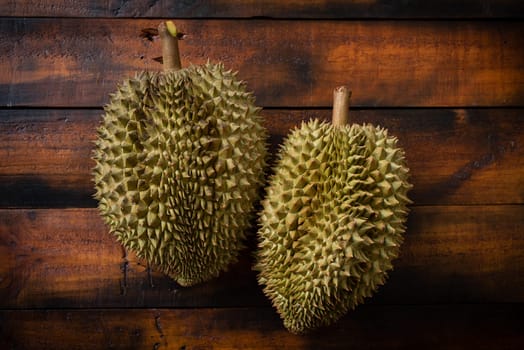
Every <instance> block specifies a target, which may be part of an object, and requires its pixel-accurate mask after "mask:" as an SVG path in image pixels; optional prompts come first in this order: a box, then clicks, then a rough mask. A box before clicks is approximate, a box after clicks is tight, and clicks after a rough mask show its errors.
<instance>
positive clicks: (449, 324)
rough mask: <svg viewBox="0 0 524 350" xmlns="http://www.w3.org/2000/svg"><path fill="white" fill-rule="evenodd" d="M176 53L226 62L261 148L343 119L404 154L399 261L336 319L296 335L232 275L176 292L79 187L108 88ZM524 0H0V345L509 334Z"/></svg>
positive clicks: (244, 260) (519, 251)
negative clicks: (382, 133)
mask: <svg viewBox="0 0 524 350" xmlns="http://www.w3.org/2000/svg"><path fill="white" fill-rule="evenodd" d="M159 18H174V19H175V20H176V23H177V25H178V27H179V28H180V29H181V30H182V31H183V32H184V34H185V36H184V38H183V40H182V42H181V44H180V48H181V51H182V60H183V64H189V62H192V63H194V64H200V63H202V62H205V61H206V60H207V59H208V58H209V59H210V60H212V61H222V62H224V64H225V65H226V66H228V67H229V68H232V69H234V70H238V72H239V73H238V76H239V78H240V79H243V80H245V81H246V83H247V86H248V88H249V89H250V90H252V91H253V92H254V94H255V95H256V97H257V103H258V104H259V105H260V106H262V107H264V111H263V112H262V115H263V118H264V123H265V125H266V126H267V128H268V129H269V132H270V146H271V153H272V155H274V153H275V151H276V149H277V147H278V145H279V144H280V143H281V142H282V140H283V138H284V137H285V135H286V134H287V133H288V132H289V130H290V129H292V128H293V127H294V126H296V125H298V124H300V122H301V121H303V120H308V119H310V118H314V117H318V118H321V119H324V120H327V119H329V117H330V110H329V107H330V105H331V101H330V99H331V93H332V92H331V91H332V88H333V87H334V86H336V85H339V84H348V85H350V87H351V88H352V90H353V101H352V102H353V103H352V105H353V106H352V112H351V117H352V120H353V121H354V122H358V123H362V122H371V123H374V124H380V125H382V126H384V127H387V128H388V129H389V130H390V133H391V134H393V135H395V136H397V137H398V138H399V140H400V144H401V146H402V147H404V149H405V150H406V155H407V160H408V163H409V166H410V168H411V173H412V182H413V184H414V186H415V187H414V189H413V191H412V192H411V198H412V199H413V200H414V204H413V205H412V206H411V213H410V216H409V220H408V231H407V233H406V240H405V244H404V245H403V247H402V251H401V255H400V257H399V259H397V260H396V261H395V270H394V271H393V272H392V273H391V274H390V278H389V280H388V282H387V284H386V285H385V286H383V287H382V288H380V290H379V292H378V293H377V294H376V295H375V296H374V297H373V298H371V299H369V300H368V301H367V302H366V305H363V306H360V307H358V308H357V309H356V310H355V311H354V312H351V313H349V314H348V315H347V316H346V317H344V318H343V319H342V320H341V322H339V323H337V324H336V325H334V326H332V327H328V328H324V329H321V330H318V331H317V332H315V333H313V334H311V335H308V336H295V335H292V334H290V333H288V332H287V331H286V330H285V329H284V328H283V326H282V323H281V321H280V320H279V318H278V315H277V314H276V313H275V311H274V309H273V308H272V307H271V305H270V303H269V301H268V300H267V299H266V298H265V296H264V295H263V293H262V292H261V289H260V287H259V286H258V285H257V283H256V274H255V273H254V272H253V271H252V269H251V266H252V253H253V250H254V249H255V246H256V240H255V229H254V228H253V229H252V230H251V233H250V237H249V240H248V247H247V248H246V250H245V251H244V252H243V253H242V255H241V257H240V259H239V261H238V262H237V263H236V264H234V265H233V266H231V269H230V271H228V272H226V273H224V274H222V275H221V276H220V277H219V278H217V279H215V280H213V281H210V282H208V283H204V284H201V285H198V286H195V287H192V288H182V287H180V286H178V285H176V283H174V282H173V281H171V280H170V279H169V278H167V277H165V276H163V275H162V274H161V273H158V272H155V271H154V269H151V268H150V267H149V266H147V264H146V263H145V262H144V261H141V260H139V259H137V258H136V256H134V254H133V253H132V252H126V251H124V250H123V249H122V247H121V246H120V245H119V244H118V243H117V242H116V241H115V240H114V239H113V237H112V236H110V235H109V234H108V230H107V228H106V227H105V226H104V225H103V223H102V220H101V219H100V217H99V215H98V212H97V210H96V209H95V206H96V202H95V201H94V200H93V199H92V193H93V184H92V183H91V178H90V171H91V168H92V166H93V163H92V161H91V159H90V155H91V152H92V148H93V143H92V141H93V140H94V138H95V129H96V127H97V125H98V123H99V121H100V116H101V114H102V113H103V110H102V106H103V105H104V104H105V103H106V102H107V94H108V93H109V92H111V91H113V90H114V89H115V87H116V84H117V83H118V82H119V81H121V80H122V79H123V78H124V77H126V76H129V75H132V74H134V72H135V71H139V70H143V69H148V70H159V69H160V68H161V66H160V64H159V63H158V57H159V56H160V55H161V54H160V51H161V50H160V45H159V40H158V38H157V37H156V36H155V35H154V33H152V32H151V31H150V30H149V28H155V27H156V26H157V25H158V23H159V21H160V19H159ZM523 20H524V3H523V2H522V1H519V0H499V1H495V0H454V1H451V0H441V1H438V0H427V1H423V0H413V1H386V0H365V1H362V0H348V1H324V0H313V1H276V0H267V1H255V0H213V1H200V0H195V1H168V0H157V1H145V0H136V1H119V0H110V1H100V0H90V1H86V0H75V1H64V0H54V1H53V0H44V1H36V0H21V1H12V0H0V62H1V63H2V64H1V65H0V348H2V349H3V348H5V349H71V348H75V349H88V348H89V349H106V348H120V349H142V348H145V349H208V348H216V349H236V348H238V349H281V348H284V349H288V348H289V349H313V348H314V349H324V348H327V349H346V348H348V347H355V348H376V349H383V348H385V349H390V348H391V349H393V348H395V349H398V348H403V349H405V348H407V349H410V348H411V349H420V348H428V349H442V348H454V349H464V348H476V349H493V348H500V349H522V348H524V327H523V326H524V317H523V316H522V315H523V311H524V309H523V308H524V274H523V272H524V205H523V204H524V114H523V113H524V22H523Z"/></svg>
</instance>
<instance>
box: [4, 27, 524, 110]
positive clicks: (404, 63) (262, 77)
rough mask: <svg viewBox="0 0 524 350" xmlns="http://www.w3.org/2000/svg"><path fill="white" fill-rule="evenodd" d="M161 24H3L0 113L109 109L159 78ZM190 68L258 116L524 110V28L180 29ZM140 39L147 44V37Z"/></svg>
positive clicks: (185, 57)
mask: <svg viewBox="0 0 524 350" xmlns="http://www.w3.org/2000/svg"><path fill="white" fill-rule="evenodd" d="M158 23H159V21H158V20H131V19H122V20H114V19H113V20H111V19H45V18H30V19H25V18H24V19H21V18H4V19H2V21H1V22H0V48H1V50H0V61H1V62H2V65H0V106H47V107H50V106H67V107H79V106H84V107H85V106H88V107H93V106H101V105H102V104H104V103H105V102H106V101H107V94H108V93H109V92H110V91H113V90H114V89H115V84H116V83H117V82H119V81H120V80H121V79H123V78H124V77H128V76H131V75H133V74H134V72H135V71H138V70H142V69H150V70H159V69H160V66H159V64H158V63H157V62H156V61H155V60H154V59H155V58H157V57H158V56H160V45H159V43H158V40H152V41H151V40H149V39H151V38H149V39H148V38H147V36H146V37H143V35H142V34H143V33H142V31H143V30H144V29H147V28H156V26H157V25H158ZM177 24H178V27H179V28H180V30H181V31H182V32H184V33H186V36H185V39H184V40H183V41H182V42H181V44H180V49H181V52H182V61H183V64H188V62H193V63H195V64H201V63H203V62H206V61H207V60H208V59H210V60H212V61H222V62H223V63H224V64H225V65H226V66H227V67H229V68H232V69H235V70H238V71H239V78H240V79H243V80H245V81H247V83H248V88H249V89H250V90H253V91H254V92H255V95H256V96H257V99H258V103H259V104H260V105H262V106H266V107H267V106H275V107H279V106H285V107H293V106H295V107H296V106H301V107H315V106H330V105H331V100H332V93H331V92H332V90H333V88H334V87H335V86H337V85H341V84H348V85H349V86H350V87H351V88H352V89H353V105H354V106H372V107H375V106H380V107H387V106H393V107H403V106H415V107H421V106H431V107H439V106H440V107H442V106H459V107H460V106H523V105H524V83H523V81H524V70H523V69H522V67H523V66H524V24H523V23H522V22H518V21H396V22H395V21H272V20H220V21H215V20H179V21H177ZM141 35H142V36H141Z"/></svg>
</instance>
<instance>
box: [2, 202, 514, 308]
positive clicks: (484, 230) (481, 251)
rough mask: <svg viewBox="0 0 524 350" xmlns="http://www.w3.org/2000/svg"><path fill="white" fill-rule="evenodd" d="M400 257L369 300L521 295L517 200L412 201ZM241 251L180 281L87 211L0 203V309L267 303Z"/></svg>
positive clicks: (481, 298) (398, 301) (424, 300)
mask: <svg viewBox="0 0 524 350" xmlns="http://www.w3.org/2000/svg"><path fill="white" fill-rule="evenodd" d="M408 227H409V229H408V232H407V233H406V240H405V243H404V245H403V247H402V252H401V256H400V258H399V259H398V260H397V261H396V262H395V270H394V271H393V272H392V273H391V275H390V279H389V281H388V283H387V284H386V285H385V286H383V287H382V288H381V289H380V292H379V293H378V294H377V295H376V296H375V298H373V299H372V300H371V301H370V302H372V303H382V304H384V303H385V304H411V303H422V304H427V303H449V302H523V301H524V299H523V296H524V276H523V275H522V269H523V268H524V236H523V235H522V227H524V206H521V205H516V206H470V207H468V206H458V207H453V206H445V207H438V206H436V207H416V208H413V211H412V213H411V214H410V218H409V222H408ZM249 247H250V249H247V250H246V251H245V252H244V254H243V256H242V258H241V259H240V261H239V262H238V263H236V264H234V265H233V266H232V269H231V271H229V272H227V273H224V274H223V275H221V276H220V277H219V278H217V279H215V280H213V281H210V282H208V283H204V284H201V285H198V286H196V287H193V288H181V287H179V286H177V285H176V284H175V283H174V282H172V281H171V280H170V279H168V278H166V277H164V276H163V275H161V274H159V273H155V272H151V273H148V269H147V266H146V264H145V263H144V262H143V261H139V260H138V259H137V258H136V257H135V256H134V255H133V254H131V253H129V254H127V255H126V254H125V253H124V252H123V250H122V248H121V247H120V245H119V244H118V243H117V242H116V241H115V239H114V238H113V237H112V236H111V235H110V234H109V233H108V230H107V228H106V227H105V226H104V225H103V224H102V220H101V219H100V217H99V215H98V212H97V210H96V209H47V210H29V209H28V210H24V209H18V210H0V278H1V279H0V308H86V307H89V308H93V307H95V308H99V307H124V306H125V307H219V306H220V307H224V306H260V305H268V301H267V300H266V298H265V297H264V296H263V294H262V292H261V290H260V288H259V287H258V285H257V283H256V276H255V273H254V272H253V271H251V266H252V259H251V256H252V255H251V254H252V251H253V249H254V247H255V244H254V237H253V236H251V238H250V243H249Z"/></svg>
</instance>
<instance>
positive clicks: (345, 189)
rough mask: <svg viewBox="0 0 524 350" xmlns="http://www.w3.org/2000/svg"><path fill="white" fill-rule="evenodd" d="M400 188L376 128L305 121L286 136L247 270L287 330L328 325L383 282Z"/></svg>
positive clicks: (401, 176)
mask: <svg viewBox="0 0 524 350" xmlns="http://www.w3.org/2000/svg"><path fill="white" fill-rule="evenodd" d="M410 188H411V185H410V184H409V182H408V168H407V167H406V163H405V159H404V152H403V150H402V149H400V148H398V147H397V139H396V138H394V137H389V136H388V134H387V130H385V129H382V128H379V127H374V126H372V125H352V126H341V127H334V126H332V125H331V124H328V123H325V122H320V121H318V120H312V121H310V122H307V123H303V124H302V125H301V126H300V127H299V128H297V129H295V130H294V131H293V132H292V133H291V134H290V135H289V137H288V138H287V139H286V141H285V142H284V144H283V146H282V148H281V149H280V152H279V155H278V159H277V164H276V166H275V173H274V174H273V175H272V177H271V179H270V183H269V186H268V189H267V194H266V197H265V199H264V200H263V201H262V204H263V208H262V212H261V214H260V217H259V221H260V229H259V232H258V248H259V249H258V251H257V255H256V260H257V262H256V266H255V269H256V270H258V271H259V274H258V281H259V283H260V284H261V285H262V286H263V289H264V293H265V294H266V295H267V296H268V297H269V299H270V300H271V301H272V304H273V306H274V307H275V308H276V309H277V311H278V313H279V314H280V316H281V317H282V319H283V322H284V325H285V326H286V328H288V329H289V331H291V332H293V333H299V334H300V333H305V332H307V331H309V330H311V329H314V328H317V327H321V326H326V325H329V324H332V323H333V322H335V321H336V320H338V319H339V318H340V317H342V316H343V315H344V314H346V313H347V312H348V311H349V310H351V309H353V308H354V307H355V306H356V305H358V304H360V303H362V302H363V300H364V298H365V297H369V296H371V295H372V294H373V292H374V291H375V290H376V289H377V288H378V286H380V285H382V284H383V283H384V282H385V280H386V278H387V272H388V271H389V270H391V269H392V268H393V266H392V263H391V261H392V260H393V259H395V258H396V257H397V256H398V254H399V247H400V245H401V243H402V241H403V233H404V231H405V221H406V217H407V213H408V209H407V207H406V205H407V204H409V203H410V200H409V199H408V197H407V192H408V190H409V189H410Z"/></svg>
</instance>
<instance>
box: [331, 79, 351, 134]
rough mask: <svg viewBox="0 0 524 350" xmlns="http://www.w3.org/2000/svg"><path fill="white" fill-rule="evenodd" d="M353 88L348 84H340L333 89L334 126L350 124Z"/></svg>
mask: <svg viewBox="0 0 524 350" xmlns="http://www.w3.org/2000/svg"><path fill="white" fill-rule="evenodd" d="M350 98H351V90H349V88H348V87H347V86H344V85H342V86H338V87H336V88H335V90H333V116H332V117H331V122H332V123H333V125H334V126H343V125H346V124H349V100H350Z"/></svg>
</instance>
